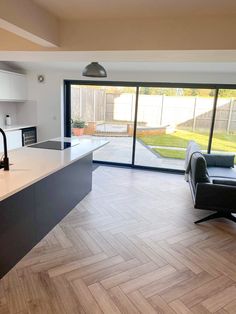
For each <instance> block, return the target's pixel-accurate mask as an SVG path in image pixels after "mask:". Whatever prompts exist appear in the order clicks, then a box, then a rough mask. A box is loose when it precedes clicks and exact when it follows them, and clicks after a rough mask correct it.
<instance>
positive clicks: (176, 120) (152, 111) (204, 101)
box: [135, 87, 214, 169]
mask: <svg viewBox="0 0 236 314" xmlns="http://www.w3.org/2000/svg"><path fill="white" fill-rule="evenodd" d="M213 103H214V90H211V89H189V88H158V87H141V88H140V89H139V98H138V120H137V130H136V153H135V164H136V165H141V166H149V167H150V166H151V167H157V168H171V169H183V168H184V158H185V151H186V147H187V145H188V142H189V141H190V140H194V141H196V142H197V143H198V144H199V145H200V147H201V149H202V150H203V151H207V148H208V143H209V133H210V127H211V120H212V114H213Z"/></svg>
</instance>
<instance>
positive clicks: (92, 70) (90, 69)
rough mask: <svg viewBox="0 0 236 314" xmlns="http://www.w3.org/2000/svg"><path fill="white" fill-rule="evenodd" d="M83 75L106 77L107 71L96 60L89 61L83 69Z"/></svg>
mask: <svg viewBox="0 0 236 314" xmlns="http://www.w3.org/2000/svg"><path fill="white" fill-rule="evenodd" d="M83 76H87V77H107V72H106V70H105V69H104V67H103V66H101V65H100V64H99V63H98V62H91V63H90V64H88V65H87V66H86V67H85V68H84V70H83Z"/></svg>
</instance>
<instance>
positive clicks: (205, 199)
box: [185, 141, 236, 223]
mask: <svg viewBox="0 0 236 314" xmlns="http://www.w3.org/2000/svg"><path fill="white" fill-rule="evenodd" d="M210 157H211V158H208V156H204V154H203V153H202V152H201V150H200V147H199V146H198V145H197V144H196V143H195V142H194V141H191V142H189V145H188V148H187V152H186V160H185V170H186V172H185V178H186V181H188V182H189V185H190V189H191V193H192V197H193V202H194V207H195V208H198V209H205V210H211V211H214V213H213V214H211V215H210V216H207V217H205V218H203V219H200V220H198V221H195V223H200V222H203V221H207V220H209V219H213V218H219V217H225V218H227V219H230V220H232V221H234V222H236V217H235V216H233V215H232V213H236V171H235V170H234V169H233V166H234V156H233V155H227V156H226V155H223V154H222V155H215V158H214V154H213V155H212V156H210ZM208 159H209V162H208V163H207V160H208Z"/></svg>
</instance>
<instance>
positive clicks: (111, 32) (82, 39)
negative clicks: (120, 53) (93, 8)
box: [0, 16, 236, 51]
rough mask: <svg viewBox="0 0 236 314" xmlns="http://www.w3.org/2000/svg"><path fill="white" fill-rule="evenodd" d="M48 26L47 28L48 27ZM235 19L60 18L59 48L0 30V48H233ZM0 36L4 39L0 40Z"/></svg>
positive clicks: (74, 49) (234, 44) (111, 49)
mask: <svg viewBox="0 0 236 314" xmlns="http://www.w3.org/2000/svg"><path fill="white" fill-rule="evenodd" d="M48 28H49V27H48ZM235 29H236V18H234V17H228V16H221V17H204V18H203V17H202V18H199V17H196V18H177V19H139V20H106V21H105V20H100V21H94V20H93V21H92V22H91V21H61V23H60V40H59V43H60V44H59V45H60V46H59V47H57V48H45V47H41V46H38V45H36V44H33V43H31V42H30V41H27V40H25V39H22V38H20V37H18V36H16V35H12V34H10V33H8V32H3V31H2V30H1V29H0V38H1V41H0V49H1V50H22V51H24V50H28V51H29V50H34V51H35V50H47V51H55V50H60V51H70V50H71V51H86V50H87V51H99V50H102V51H104V50H110V51H114V50H229V49H231V50H234V49H235V50H236V41H235V40H234V38H235ZM2 39H3V40H2Z"/></svg>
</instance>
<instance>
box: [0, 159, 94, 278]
mask: <svg viewBox="0 0 236 314" xmlns="http://www.w3.org/2000/svg"><path fill="white" fill-rule="evenodd" d="M91 188H92V153H90V154H88V155H86V156H85V157H83V158H81V159H79V160H77V161H75V162H73V163H71V164H69V165H67V166H66V167H64V168H62V169H60V170H58V171H57V172H54V173H52V174H50V175H48V176H47V177H45V178H43V179H41V180H39V181H37V182H36V183H33V184H32V185H30V186H29V187H27V188H24V189H22V190H21V191H19V192H17V193H16V194H14V195H12V196H9V197H8V198H6V199H4V200H2V201H1V202H0V278H2V277H3V276H4V275H5V274H6V273H7V272H8V271H9V270H10V269H11V268H12V267H14V266H15V265H16V264H17V262H19V261H20V259H21V258H22V257H23V256H25V255H26V254H27V253H28V252H29V251H30V250H31V249H32V248H33V247H34V246H35V245H36V244H37V243H38V242H39V241H40V240H41V239H42V238H43V237H44V236H45V235H46V234H47V233H48V232H49V231H50V230H52V229H53V228H54V227H55V226H56V225H57V224H58V223H59V222H60V221H61V220H62V219H63V218H64V217H65V216H66V215H67V214H68V213H69V212H70V211H71V210H72V209H73V208H74V207H75V206H76V205H77V204H78V203H79V202H80V201H81V200H82V199H83V198H84V197H85V196H86V195H87V194H88V193H89V192H90V191H91Z"/></svg>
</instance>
